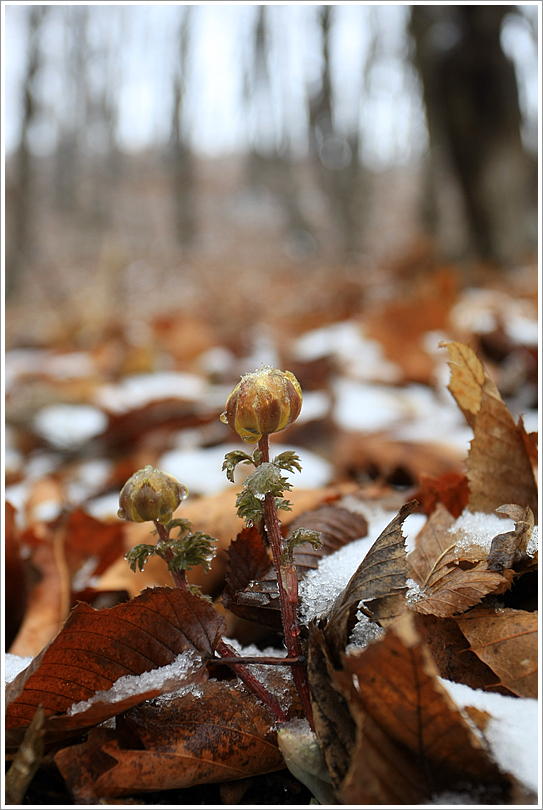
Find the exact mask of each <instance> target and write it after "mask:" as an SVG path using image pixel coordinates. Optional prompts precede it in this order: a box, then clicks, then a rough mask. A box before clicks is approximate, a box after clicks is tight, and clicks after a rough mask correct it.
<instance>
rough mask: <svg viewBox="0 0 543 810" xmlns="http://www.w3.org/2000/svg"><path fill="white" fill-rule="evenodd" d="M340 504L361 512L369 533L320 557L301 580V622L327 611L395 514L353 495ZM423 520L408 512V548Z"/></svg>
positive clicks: (404, 531)
mask: <svg viewBox="0 0 543 810" xmlns="http://www.w3.org/2000/svg"><path fill="white" fill-rule="evenodd" d="M340 505H341V506H343V507H345V508H346V509H349V510H350V511H352V512H358V513H359V514H362V515H364V517H365V518H366V520H367V521H368V534H367V536H366V537H362V538H360V539H359V540H353V541H352V542H351V543H349V544H348V545H346V546H344V547H343V548H340V549H339V550H338V551H336V552H335V553H334V554H330V555H329V556H328V557H323V558H322V560H321V561H320V563H319V567H318V568H317V570H315V571H310V572H309V573H308V574H306V576H305V577H304V578H303V579H302V580H301V581H300V586H299V594H300V603H299V614H300V618H302V619H303V621H304V622H309V621H311V620H312V619H316V618H318V617H320V616H322V615H324V614H325V613H327V612H328V611H329V610H330V608H331V607H332V605H333V604H334V601H335V599H336V597H337V596H338V594H340V593H341V592H342V591H343V590H344V589H345V587H346V585H347V583H348V582H349V580H350V578H351V577H352V575H353V574H354V573H355V571H356V569H357V568H358V566H359V565H360V563H361V562H362V560H363V559H364V557H365V556H366V554H367V553H368V551H369V550H370V548H371V547H372V546H373V544H374V543H375V541H376V540H377V538H378V537H379V535H380V534H381V533H382V532H383V531H384V529H386V527H387V526H388V524H389V523H390V522H391V521H392V520H393V519H394V518H395V517H396V514H397V513H396V512H391V511H385V510H384V509H383V508H382V506H380V505H379V503H378V502H372V501H360V500H358V499H356V498H354V497H353V496H346V497H345V498H343V499H342V500H341V501H340ZM425 522H426V517H425V516H424V515H408V517H407V518H406V520H404V523H403V525H402V534H403V536H404V537H405V538H406V547H407V549H408V550H409V549H410V548H414V545H415V540H414V538H415V537H416V535H417V534H418V532H419V531H420V529H421V528H422V526H423V525H424V523H425Z"/></svg>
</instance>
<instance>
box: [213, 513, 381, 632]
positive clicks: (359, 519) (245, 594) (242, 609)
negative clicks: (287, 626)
mask: <svg viewBox="0 0 543 810" xmlns="http://www.w3.org/2000/svg"><path fill="white" fill-rule="evenodd" d="M300 527H304V528H306V529H310V530H315V531H319V532H321V539H322V546H321V547H320V548H318V549H314V548H313V547H312V546H311V544H310V543H304V544H303V545H302V546H298V547H297V548H295V549H294V561H295V563H296V570H297V572H298V576H299V577H300V578H301V577H303V576H304V575H305V574H306V573H307V572H308V571H311V570H315V569H316V568H318V563H319V561H320V560H321V559H322V558H323V557H325V556H327V555H329V554H333V553H334V552H335V551H337V550H338V549H339V548H342V547H343V546H345V545H347V544H348V543H350V542H351V541H352V540H356V539H357V538H359V537H365V535H366V534H367V531H368V524H367V521H366V519H365V518H364V517H363V516H362V515H360V514H356V513H354V512H350V511H349V510H347V509H344V508H343V507H341V506H337V505H336V504H324V505H321V506H319V507H317V508H316V509H314V510H312V511H311V512H305V513H303V514H301V515H300V516H299V517H298V518H296V519H295V520H293V521H292V523H290V524H289V526H288V533H287V536H288V535H290V534H291V533H292V532H293V531H294V530H295V529H297V528H300ZM225 606H226V607H227V608H228V609H229V610H231V611H232V613H234V614H235V615H236V616H239V617H241V618H244V619H249V620H250V621H253V622H258V623H259V624H262V625H264V626H265V627H268V628H270V629H272V630H275V631H276V632H280V631H281V630H282V622H281V613H280V604H279V593H278V589H277V577H276V575H275V571H274V569H273V566H271V567H269V568H268V570H267V571H266V573H264V574H263V575H262V574H261V575H260V576H259V577H258V578H257V577H256V576H251V578H250V581H249V584H248V585H247V587H245V588H244V589H243V590H240V591H237V592H236V594H235V595H232V594H231V593H230V591H228V589H227V595H226V601H225Z"/></svg>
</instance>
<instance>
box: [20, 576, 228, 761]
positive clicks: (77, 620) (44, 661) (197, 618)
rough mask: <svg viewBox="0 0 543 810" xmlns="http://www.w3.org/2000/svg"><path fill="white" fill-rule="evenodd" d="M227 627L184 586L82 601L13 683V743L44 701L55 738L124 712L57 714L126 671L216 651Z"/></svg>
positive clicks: (140, 670) (107, 709) (139, 670)
mask: <svg viewBox="0 0 543 810" xmlns="http://www.w3.org/2000/svg"><path fill="white" fill-rule="evenodd" d="M223 631H224V622H223V619H222V617H221V616H220V615H219V614H218V613H217V611H215V610H214V608H213V607H212V606H211V605H210V604H209V603H208V602H206V601H205V600H203V599H200V598H199V597H198V596H195V595H193V594H190V593H188V592H185V591H182V590H180V589H173V588H156V589H153V590H147V591H145V592H144V593H143V594H141V595H140V596H139V597H136V598H135V599H133V600H132V601H131V602H127V603H125V604H122V605H117V606H116V607H114V608H110V609H104V610H101V611H97V610H93V609H92V608H90V607H89V606H88V605H86V604H84V603H79V604H78V605H77V607H76V608H75V609H74V610H73V611H72V613H71V614H70V616H69V618H68V620H67V622H66V624H65V625H64V627H63V629H62V631H61V632H60V633H59V634H58V636H57V637H56V638H55V639H54V641H53V642H52V643H51V644H50V645H49V646H48V647H47V648H46V649H45V650H43V652H42V654H40V655H39V656H38V657H37V658H35V659H34V661H32V663H31V664H30V666H29V667H28V668H27V669H26V670H24V671H23V672H21V673H20V674H19V675H18V676H17V677H16V678H15V680H14V681H13V682H12V683H10V684H9V685H8V688H7V690H6V743H7V744H8V745H10V746H13V745H16V744H17V740H18V739H19V738H20V737H21V732H22V731H24V729H25V728H26V727H27V726H28V724H29V723H30V722H31V720H32V718H33V716H34V713H35V711H36V708H37V706H38V705H42V706H43V707H44V709H45V712H46V724H45V725H46V730H47V729H50V730H51V732H54V734H53V733H51V734H50V735H48V741H50V740H51V738H54V739H55V740H58V739H59V736H60V738H62V735H63V733H64V734H65V735H66V733H67V732H73V730H74V729H78V728H79V729H80V728H86V727H89V726H90V725H95V724H96V723H99V722H103V720H105V719H107V717H111V716H113V715H115V714H117V713H118V712H119V711H121V710H122V709H120V708H119V705H120V704H119V705H118V704H115V705H113V706H112V704H111V702H107V700H106V705H105V708H104V706H103V705H102V708H101V709H100V707H98V709H97V708H96V707H94V710H93V711H91V712H90V714H89V715H87V714H86V713H85V712H81V713H80V714H78V715H73V716H70V717H68V718H66V717H64V718H63V719H62V722H60V720H61V718H59V717H52V719H51V722H50V721H49V717H50V716H52V715H64V713H65V712H67V710H68V709H69V708H70V707H71V706H72V705H73V704H74V703H78V702H80V701H87V700H88V699H89V698H92V697H93V696H94V695H95V694H96V693H97V692H103V691H107V690H109V689H110V688H111V686H112V685H113V684H114V683H115V682H116V681H117V680H118V679H119V678H120V677H122V676H124V675H140V674H141V673H143V672H148V671H149V670H152V669H155V668H157V667H162V666H165V665H166V664H170V663H172V661H174V659H175V658H176V656H177V655H179V654H180V653H182V652H185V651H187V650H192V651H198V652H200V653H202V654H203V655H204V656H205V657H211V656H212V654H213V651H214V649H215V646H216V644H217V642H218V641H219V639H220V636H221V634H222V633H223ZM197 669H198V667H196V668H195V672H196V671H197ZM195 672H194V673H191V676H192V675H194V674H195ZM147 691H148V690H147ZM144 699H145V697H140V698H139V700H140V701H141V700H144ZM134 702H138V701H137V700H136V701H132V704H133V703H134ZM91 708H92V707H91ZM123 708H127V706H126V705H123ZM98 717H99V719H97V718H98ZM52 721H56V722H52ZM68 736H69V735H68Z"/></svg>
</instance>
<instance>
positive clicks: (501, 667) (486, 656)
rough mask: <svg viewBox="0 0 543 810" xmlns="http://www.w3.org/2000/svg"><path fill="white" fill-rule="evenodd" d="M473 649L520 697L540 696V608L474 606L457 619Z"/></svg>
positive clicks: (504, 683) (505, 684) (504, 684)
mask: <svg viewBox="0 0 543 810" xmlns="http://www.w3.org/2000/svg"><path fill="white" fill-rule="evenodd" d="M456 621H457V622H458V626H459V627H460V629H461V631H462V633H463V634H464V635H465V637H466V638H467V640H468V641H469V644H470V648H471V649H472V650H473V652H474V653H475V654H476V655H477V656H478V657H479V658H480V659H481V661H484V662H485V664H488V666H489V667H490V668H491V669H492V670H493V672H495V673H496V675H497V676H498V677H499V678H500V681H501V683H502V684H503V686H505V687H507V689H510V690H511V692H513V693H514V694H515V695H518V696H519V697H529V698H537V673H538V644H537V632H538V622H537V611H536V612H534V613H529V612H526V611H523V610H500V611H496V612H494V611H490V610H483V609H479V610H473V611H471V612H470V613H468V614H467V615H465V616H461V617H459V618H457V619H456Z"/></svg>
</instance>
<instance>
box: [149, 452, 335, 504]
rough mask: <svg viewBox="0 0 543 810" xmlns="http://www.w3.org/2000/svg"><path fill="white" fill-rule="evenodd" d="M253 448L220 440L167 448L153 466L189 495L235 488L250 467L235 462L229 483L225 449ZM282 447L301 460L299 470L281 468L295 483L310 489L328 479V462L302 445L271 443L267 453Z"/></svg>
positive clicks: (319, 485) (274, 453)
mask: <svg viewBox="0 0 543 810" xmlns="http://www.w3.org/2000/svg"><path fill="white" fill-rule="evenodd" d="M253 449H254V445H247V444H245V445H244V446H242V445H240V444H231V445H230V444H221V445H217V446H216V447H200V448H187V449H176V450H170V451H168V452H167V453H164V455H163V456H161V457H160V459H159V461H158V464H157V466H158V468H159V469H161V470H164V471H165V472H167V473H169V474H170V475H173V476H174V477H175V478H177V480H178V481H180V482H181V483H182V484H184V485H185V486H186V487H187V488H188V490H189V492H190V493H191V494H192V495H195V494H198V495H213V494H215V493H216V492H221V491H222V490H223V489H226V488H229V487H232V486H237V487H238V488H239V487H240V485H241V483H242V481H243V480H244V479H245V476H246V475H247V472H249V473H250V472H253V469H254V468H253V467H252V466H251V465H250V464H240V465H238V467H237V468H236V471H235V476H234V478H235V481H236V483H235V485H233V484H231V483H230V482H229V481H228V480H227V478H226V475H225V473H224V472H223V471H222V464H223V461H224V457H225V455H226V453H230V452H232V451H233V450H244V451H245V452H246V453H248V454H250V453H251V452H252V451H253ZM285 450H294V452H296V453H297V454H298V455H299V456H300V459H301V462H302V471H301V472H298V471H296V472H294V473H291V472H289V471H288V470H283V471H282V472H281V474H282V475H283V476H284V477H285V478H287V479H289V480H291V482H292V483H293V485H294V486H295V487H297V488H302V489H313V488H318V487H322V486H325V485H326V484H328V482H329V481H330V480H331V478H332V475H333V470H332V466H331V465H330V464H329V463H328V462H327V461H326V460H325V459H323V458H322V457H321V456H318V455H316V453H312V452H311V451H309V450H306V449H305V448H300V447H293V446H286V445H279V444H272V445H271V447H270V456H271V457H272V458H273V457H274V456H277V455H279V454H280V453H283V452H284V451H285Z"/></svg>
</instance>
